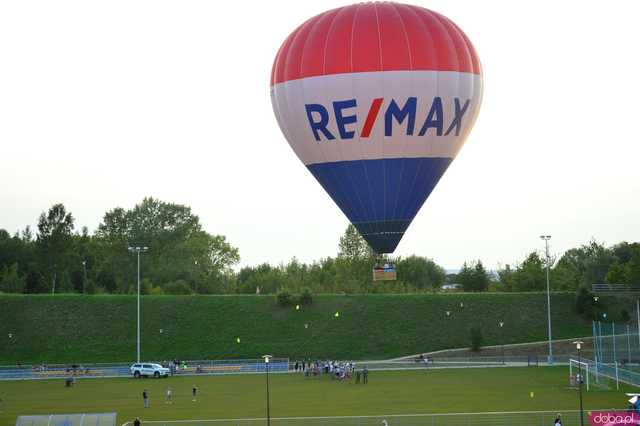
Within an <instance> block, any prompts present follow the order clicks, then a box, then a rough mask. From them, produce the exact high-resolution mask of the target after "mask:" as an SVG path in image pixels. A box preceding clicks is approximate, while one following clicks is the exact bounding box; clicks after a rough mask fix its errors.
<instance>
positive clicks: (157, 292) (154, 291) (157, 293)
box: [149, 287, 164, 296]
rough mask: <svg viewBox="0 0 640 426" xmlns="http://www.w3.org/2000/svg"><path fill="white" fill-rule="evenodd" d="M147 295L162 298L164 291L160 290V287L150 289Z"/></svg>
mask: <svg viewBox="0 0 640 426" xmlns="http://www.w3.org/2000/svg"><path fill="white" fill-rule="evenodd" d="M149 294H151V295H153V296H162V295H163V294H164V290H163V289H162V287H152V288H151V291H150V292H149Z"/></svg>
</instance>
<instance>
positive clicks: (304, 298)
mask: <svg viewBox="0 0 640 426" xmlns="http://www.w3.org/2000/svg"><path fill="white" fill-rule="evenodd" d="M311 303H313V294H312V293H311V289H310V288H309V287H305V288H303V289H302V293H301V294H300V304H302V305H310V304H311Z"/></svg>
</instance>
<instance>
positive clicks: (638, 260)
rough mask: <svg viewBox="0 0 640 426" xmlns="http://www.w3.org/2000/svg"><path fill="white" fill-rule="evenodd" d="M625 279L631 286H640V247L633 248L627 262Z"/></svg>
mask: <svg viewBox="0 0 640 426" xmlns="http://www.w3.org/2000/svg"><path fill="white" fill-rule="evenodd" d="M627 267H628V270H627V281H628V282H629V284H631V285H633V286H640V247H636V248H635V249H634V250H633V253H632V255H631V258H630V259H629V263H628V264H627Z"/></svg>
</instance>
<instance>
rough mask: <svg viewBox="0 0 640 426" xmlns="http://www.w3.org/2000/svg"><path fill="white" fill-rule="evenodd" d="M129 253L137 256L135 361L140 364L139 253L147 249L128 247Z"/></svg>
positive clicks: (147, 249)
mask: <svg viewBox="0 0 640 426" xmlns="http://www.w3.org/2000/svg"><path fill="white" fill-rule="evenodd" d="M129 251H130V252H131V253H136V254H137V256H138V326H137V330H136V360H137V362H138V363H140V252H142V253H146V252H147V251H149V247H129Z"/></svg>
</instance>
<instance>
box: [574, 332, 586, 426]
mask: <svg viewBox="0 0 640 426" xmlns="http://www.w3.org/2000/svg"><path fill="white" fill-rule="evenodd" d="M583 343H584V342H583V341H582V340H576V341H575V342H573V344H574V345H576V349H577V350H578V388H579V389H580V426H584V417H583V414H582V382H583V379H582V358H581V356H580V349H581V348H582V344H583Z"/></svg>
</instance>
